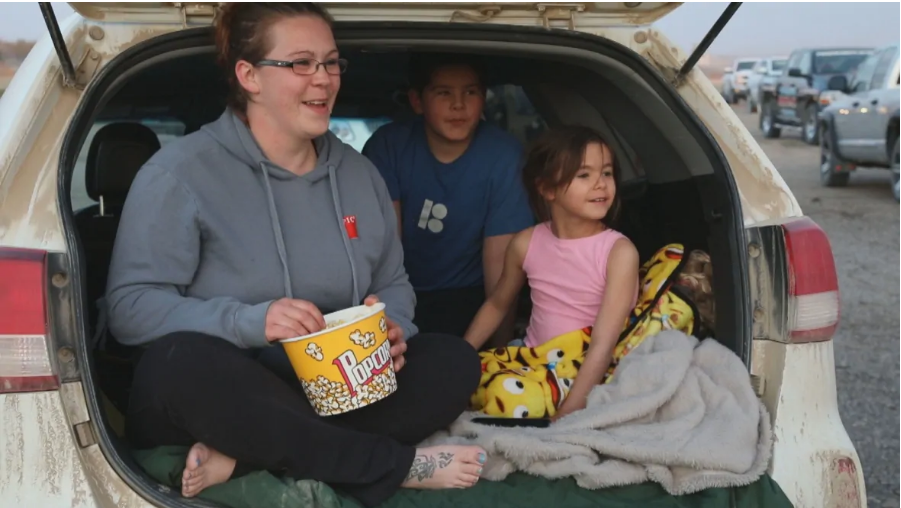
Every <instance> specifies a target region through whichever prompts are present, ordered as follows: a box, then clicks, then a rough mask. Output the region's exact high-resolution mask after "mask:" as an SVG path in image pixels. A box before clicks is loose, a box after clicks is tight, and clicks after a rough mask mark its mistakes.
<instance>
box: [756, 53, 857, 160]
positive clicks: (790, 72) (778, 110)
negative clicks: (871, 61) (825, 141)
mask: <svg viewBox="0 0 901 508" xmlns="http://www.w3.org/2000/svg"><path fill="white" fill-rule="evenodd" d="M872 52H873V50H872V48H814V49H810V48H806V49H798V50H795V51H793V52H792V53H791V55H789V58H788V63H787V64H786V66H785V68H784V69H783V72H782V75H781V76H779V77H778V78H777V79H776V82H775V83H773V84H766V85H765V86H762V87H761V97H760V130H761V132H763V135H764V137H767V138H777V137H779V136H780V135H781V133H782V128H783V127H801V132H802V134H801V137H802V139H804V141H805V142H807V143H808V144H811V145H815V144H817V142H818V132H819V129H818V125H817V118H818V115H819V112H820V107H821V106H820V102H819V95H820V92H822V91H823V90H826V88H827V86H826V85H827V83H828V82H829V79H830V78H832V77H833V76H844V77H845V79H848V80H850V79H851V76H852V75H853V73H854V72H855V71H856V70H857V66H858V65H860V63H861V62H863V61H864V59H866V57H867V56H869V55H870V54H871V53H872Z"/></svg>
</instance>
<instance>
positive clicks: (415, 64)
mask: <svg viewBox="0 0 901 508" xmlns="http://www.w3.org/2000/svg"><path fill="white" fill-rule="evenodd" d="M452 65H453V66H456V65H460V66H466V67H469V68H471V69H472V70H473V72H475V73H476V76H478V78H479V84H480V85H481V86H482V89H483V90H484V89H485V87H486V85H485V65H484V63H483V62H482V60H481V59H480V58H478V57H475V56H469V55H459V54H455V53H414V54H413V55H412V56H410V63H409V76H408V79H409V82H410V88H411V89H413V90H415V91H416V92H417V93H419V94H422V91H423V90H424V89H425V87H427V86H428V85H429V83H431V82H432V76H433V75H434V74H435V72H436V71H437V70H439V69H441V68H442V67H448V66H452Z"/></svg>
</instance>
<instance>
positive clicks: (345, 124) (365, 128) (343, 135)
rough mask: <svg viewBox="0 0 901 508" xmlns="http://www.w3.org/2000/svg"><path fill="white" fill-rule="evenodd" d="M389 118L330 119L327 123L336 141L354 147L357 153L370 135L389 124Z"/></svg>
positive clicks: (361, 149)
mask: <svg viewBox="0 0 901 508" xmlns="http://www.w3.org/2000/svg"><path fill="white" fill-rule="evenodd" d="M390 121H391V119H390V118H387V117H382V118H332V119H331V121H330V122H329V130H330V131H332V133H333V134H334V135H335V136H338V139H340V140H341V141H344V142H345V143H347V144H348V145H350V146H352V147H354V149H355V150H356V151H358V152H362V151H363V146H365V145H366V141H368V140H369V138H370V136H372V133H374V132H375V131H376V129H378V128H379V127H381V126H383V125H385V124H386V123H389V122H390Z"/></svg>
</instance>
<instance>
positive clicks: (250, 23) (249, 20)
mask: <svg viewBox="0 0 901 508" xmlns="http://www.w3.org/2000/svg"><path fill="white" fill-rule="evenodd" d="M293 16H315V17H318V18H320V19H322V20H323V21H325V22H326V23H327V24H328V26H329V27H331V26H332V25H333V23H334V21H333V20H332V17H331V15H329V13H328V12H327V11H326V10H325V9H323V8H322V7H319V6H318V5H316V4H313V3H301V2H298V3H291V2H284V3H253V2H249V3H228V4H225V5H223V6H222V7H221V8H220V9H219V12H218V14H217V16H216V20H215V22H214V27H215V35H216V50H217V52H218V61H219V64H220V65H221V66H222V67H223V68H224V69H225V73H226V76H227V77H228V88H229V90H228V105H229V106H230V107H231V108H232V109H234V110H235V111H236V112H238V113H242V114H243V113H245V112H246V111H247V93H246V92H245V90H244V88H243V87H241V84H240V83H238V78H237V77H236V76H235V65H237V63H238V61H239V60H246V61H248V62H250V63H252V64H255V63H256V62H258V61H260V60H261V59H262V58H263V57H264V56H266V53H268V52H269V50H270V49H272V48H271V47H270V42H269V40H268V37H267V35H268V32H269V27H270V26H272V24H273V23H275V22H276V21H278V20H279V19H281V18H286V17H293Z"/></svg>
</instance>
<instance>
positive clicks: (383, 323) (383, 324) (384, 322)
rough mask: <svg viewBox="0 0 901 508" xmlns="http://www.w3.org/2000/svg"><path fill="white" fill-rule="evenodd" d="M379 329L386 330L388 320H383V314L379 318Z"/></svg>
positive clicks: (383, 331) (384, 331)
mask: <svg viewBox="0 0 901 508" xmlns="http://www.w3.org/2000/svg"><path fill="white" fill-rule="evenodd" d="M379 330H381V331H382V333H386V332H387V331H388V321H387V320H385V316H382V319H379Z"/></svg>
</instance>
